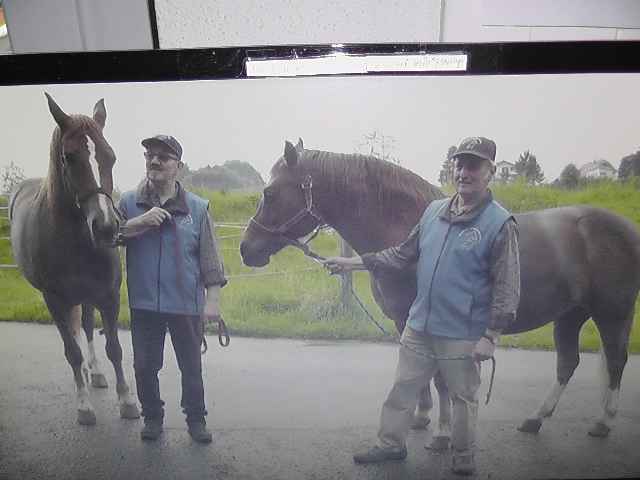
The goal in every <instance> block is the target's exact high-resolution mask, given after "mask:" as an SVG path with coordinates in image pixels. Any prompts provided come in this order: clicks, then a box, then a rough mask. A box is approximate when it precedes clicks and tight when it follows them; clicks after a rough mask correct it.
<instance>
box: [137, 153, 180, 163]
mask: <svg viewBox="0 0 640 480" xmlns="http://www.w3.org/2000/svg"><path fill="white" fill-rule="evenodd" d="M153 157H158V160H160V161H161V162H168V161H169V160H178V157H176V156H175V155H171V154H170V153H156V152H144V158H146V159H147V160H151V159H152V158H153Z"/></svg>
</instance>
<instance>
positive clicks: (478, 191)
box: [455, 155, 493, 197]
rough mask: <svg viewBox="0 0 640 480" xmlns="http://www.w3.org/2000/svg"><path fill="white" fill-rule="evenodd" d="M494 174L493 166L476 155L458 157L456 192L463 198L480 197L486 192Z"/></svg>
mask: <svg viewBox="0 0 640 480" xmlns="http://www.w3.org/2000/svg"><path fill="white" fill-rule="evenodd" d="M492 174H493V166H492V165H491V164H490V163H489V162H488V161H487V160H484V159H482V158H479V157H476V156H475V155H460V156H458V157H456V170H455V182H456V190H457V192H458V193H459V194H460V195H462V196H463V197H479V196H481V195H482V194H483V193H484V192H485V191H486V190H487V187H488V185H489V181H490V180H491V177H492Z"/></svg>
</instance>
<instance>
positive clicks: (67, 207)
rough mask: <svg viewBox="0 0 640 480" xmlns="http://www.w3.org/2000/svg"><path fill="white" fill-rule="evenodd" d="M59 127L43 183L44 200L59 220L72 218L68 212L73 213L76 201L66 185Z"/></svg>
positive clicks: (52, 140)
mask: <svg viewBox="0 0 640 480" xmlns="http://www.w3.org/2000/svg"><path fill="white" fill-rule="evenodd" d="M60 137H61V133H60V129H59V127H56V129H55V130H54V132H53V136H52V138H51V147H50V152H49V170H48V172H47V177H46V178H45V180H44V182H43V183H42V191H41V193H43V195H42V198H43V200H45V201H46V202H47V204H48V207H49V211H50V212H51V214H52V215H53V216H54V217H56V218H57V219H58V221H59V220H60V219H66V218H70V216H69V215H68V212H70V211H72V209H73V208H75V206H74V203H75V202H74V199H73V197H72V195H71V194H70V193H69V192H67V189H66V186H65V183H64V172H63V170H62V142H61V138H60Z"/></svg>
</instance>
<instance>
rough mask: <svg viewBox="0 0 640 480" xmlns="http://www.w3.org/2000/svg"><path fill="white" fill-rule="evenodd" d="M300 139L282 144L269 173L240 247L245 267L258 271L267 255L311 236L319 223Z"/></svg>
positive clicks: (311, 183)
mask: <svg viewBox="0 0 640 480" xmlns="http://www.w3.org/2000/svg"><path fill="white" fill-rule="evenodd" d="M304 151H305V150H304V146H303V144H302V139H299V140H298V144H297V145H296V146H294V145H293V144H292V143H291V142H288V141H287V142H285V146H284V155H283V156H282V157H280V158H279V159H278V161H277V162H276V163H275V165H274V166H273V168H272V169H271V179H270V181H269V183H268V184H267V186H266V187H265V189H264V192H263V195H262V199H261V201H260V203H259V205H258V209H257V211H256V214H255V215H254V216H253V217H252V218H251V220H250V221H249V225H248V226H247V229H246V230H245V232H244V235H243V238H242V242H241V243H240V254H241V255H242V261H243V262H244V263H245V265H248V266H252V267H262V266H264V265H266V264H268V263H269V258H270V257H271V255H273V254H275V253H277V252H278V251H280V250H281V249H283V248H284V247H286V246H287V245H290V244H292V243H295V241H296V240H297V239H299V238H302V237H304V236H306V235H308V234H309V233H311V232H312V231H313V230H314V229H315V228H316V227H317V226H318V225H319V224H320V223H322V220H321V217H320V215H319V214H318V213H317V211H316V210H315V207H314V204H313V199H314V190H313V179H312V178H311V175H310V174H309V172H308V171H307V170H305V165H304V161H302V157H303V156H304Z"/></svg>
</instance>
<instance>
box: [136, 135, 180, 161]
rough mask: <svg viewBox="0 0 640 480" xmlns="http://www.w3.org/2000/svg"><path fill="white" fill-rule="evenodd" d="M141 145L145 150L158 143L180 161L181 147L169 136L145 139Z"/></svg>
mask: <svg viewBox="0 0 640 480" xmlns="http://www.w3.org/2000/svg"><path fill="white" fill-rule="evenodd" d="M141 143H142V146H143V147H145V148H149V147H150V146H151V145H153V144H154V143H160V144H162V145H164V146H165V147H167V148H168V149H169V150H170V151H172V152H173V153H174V154H175V155H176V157H178V160H181V159H182V145H180V142H178V140H176V139H175V138H174V137H172V136H171V135H156V136H155V137H150V138H145V139H144V140H142V142H141Z"/></svg>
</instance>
